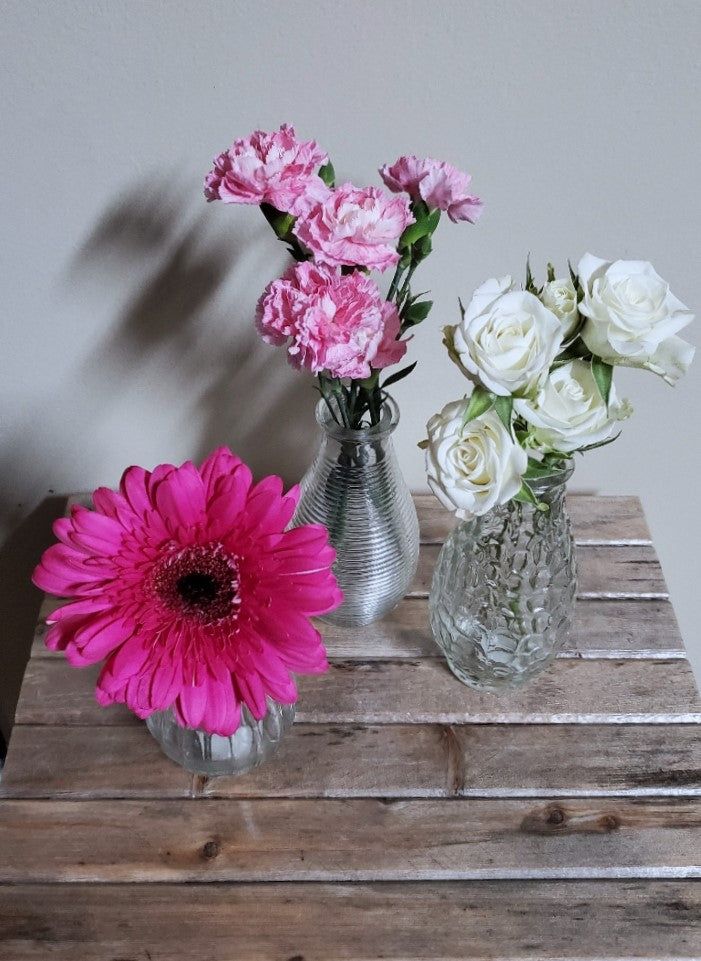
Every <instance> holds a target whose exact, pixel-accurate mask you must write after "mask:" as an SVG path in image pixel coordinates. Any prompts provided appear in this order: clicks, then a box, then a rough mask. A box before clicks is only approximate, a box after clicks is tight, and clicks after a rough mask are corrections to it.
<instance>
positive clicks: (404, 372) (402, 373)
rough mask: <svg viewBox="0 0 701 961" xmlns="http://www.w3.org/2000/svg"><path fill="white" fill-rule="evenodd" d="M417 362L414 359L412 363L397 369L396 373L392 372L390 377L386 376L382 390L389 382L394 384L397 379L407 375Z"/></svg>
mask: <svg viewBox="0 0 701 961" xmlns="http://www.w3.org/2000/svg"><path fill="white" fill-rule="evenodd" d="M417 364H418V361H417V360H415V361H414V363H413V364H409V366H408V367H403V368H402V370H398V371H397V373H396V374H392V375H391V377H388V378H387V380H386V381H385V382H384V384H383V385H382V390H387V388H388V387H389V386H390V385H391V384H396V383H397V382H398V381H400V380H403V379H404V378H405V377H408V376H409V374H410V373H411V372H412V370H413V369H414V367H416V365H417Z"/></svg>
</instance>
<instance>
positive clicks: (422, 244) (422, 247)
mask: <svg viewBox="0 0 701 961" xmlns="http://www.w3.org/2000/svg"><path fill="white" fill-rule="evenodd" d="M416 246H417V248H418V251H419V254H420V255H421V260H425V259H426V257H428V255H429V254H430V253H431V251H432V250H433V243H432V242H431V235H430V234H427V235H426V236H425V237H422V238H421V240H420V241H419V242H418V244H417V245H416Z"/></svg>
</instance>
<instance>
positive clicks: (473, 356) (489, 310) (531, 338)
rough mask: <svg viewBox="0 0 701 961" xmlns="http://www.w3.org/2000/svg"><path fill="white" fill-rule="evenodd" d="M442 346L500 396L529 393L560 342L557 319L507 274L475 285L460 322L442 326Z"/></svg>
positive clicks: (536, 384) (473, 377)
mask: <svg viewBox="0 0 701 961" xmlns="http://www.w3.org/2000/svg"><path fill="white" fill-rule="evenodd" d="M446 338H447V342H448V349H449V350H450V353H451V356H452V357H453V359H454V360H455V361H456V363H457V364H458V365H459V366H460V367H461V369H462V370H463V372H464V373H465V374H466V375H467V376H468V377H469V378H470V380H472V381H474V382H475V383H481V384H483V385H484V387H486V388H487V390H491V391H493V392H494V393H495V394H498V395H499V396H501V397H506V396H508V395H509V394H518V395H520V396H524V395H527V394H529V393H532V392H533V391H534V390H535V389H536V387H537V386H538V383H539V382H540V380H541V379H542V377H543V376H544V374H545V373H546V371H547V370H548V368H549V367H550V364H551V363H552V361H553V359H554V357H555V355H556V354H557V352H558V350H559V348H560V345H561V344H562V324H561V323H560V321H559V320H558V318H557V317H556V316H555V314H554V313H553V312H552V311H551V310H548V308H547V307H545V306H544V305H543V304H542V303H541V302H540V301H539V300H538V298H537V297H536V296H534V295H533V294H530V293H528V292H527V291H524V290H515V289H514V287H513V284H512V282H511V277H502V278H501V279H499V280H496V279H494V280H488V281H487V282H486V283H484V284H482V286H481V287H478V288H477V290H476V291H475V293H474V295H473V297H472V300H471V301H470V303H469V304H468V307H467V310H466V311H465V316H464V317H463V319H462V322H461V323H460V324H458V325H457V326H456V327H446Z"/></svg>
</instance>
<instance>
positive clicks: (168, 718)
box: [146, 698, 295, 776]
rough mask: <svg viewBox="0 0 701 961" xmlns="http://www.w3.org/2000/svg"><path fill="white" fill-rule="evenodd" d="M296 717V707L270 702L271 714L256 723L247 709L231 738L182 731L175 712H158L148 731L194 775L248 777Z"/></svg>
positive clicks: (268, 754)
mask: <svg viewBox="0 0 701 961" xmlns="http://www.w3.org/2000/svg"><path fill="white" fill-rule="evenodd" d="M294 717H295V706H294V704H278V703H277V701H273V700H272V699H271V698H268V713H267V714H266V715H265V717H264V718H262V719H261V720H260V721H257V720H256V719H255V718H254V717H253V715H252V714H251V712H250V711H249V710H248V708H247V707H246V706H245V705H242V707H241V724H240V725H239V727H238V729H237V730H236V731H235V732H234V733H233V734H232V735H230V736H229V737H225V736H224V735H222V734H208V733H207V732H206V731H200V730H195V729H193V728H188V727H181V726H180V725H179V724H178V722H177V721H176V720H175V715H174V714H173V711H172V710H168V711H156V713H155V714H151V715H150V716H149V717H147V718H146V727H147V728H148V729H149V731H150V732H151V734H152V735H153V736H154V737H155V739H156V740H157V741H158V743H159V744H160V745H161V749H162V750H163V752H164V754H167V755H168V757H169V758H170V759H171V761H175V762H176V764H179V765H180V766H181V767H184V768H185V770H186V771H190V772H191V773H193V774H208V775H210V776H216V775H220V774H245V773H246V772H247V771H251V770H252V769H253V768H254V767H258V765H259V764H262V763H263V761H267V760H268V758H270V757H272V755H273V754H274V753H275V752H276V751H277V749H278V748H279V747H280V741H281V740H282V738H283V735H284V734H285V732H286V731H287V730H288V729H289V728H290V727H291V726H292V722H293V721H294Z"/></svg>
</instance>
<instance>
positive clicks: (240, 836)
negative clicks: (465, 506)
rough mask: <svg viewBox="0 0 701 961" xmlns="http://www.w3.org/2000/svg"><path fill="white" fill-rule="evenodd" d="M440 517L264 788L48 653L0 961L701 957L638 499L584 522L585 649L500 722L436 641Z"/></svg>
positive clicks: (30, 708) (427, 503) (690, 755)
mask: <svg viewBox="0 0 701 961" xmlns="http://www.w3.org/2000/svg"><path fill="white" fill-rule="evenodd" d="M417 505H418V508H419V517H420V525H421V532H422V541H423V544H424V546H423V547H422V558H421V565H420V569H419V572H418V574H417V580H416V582H415V585H414V591H413V596H412V597H409V598H407V599H405V600H404V601H403V602H402V604H400V605H399V606H398V608H397V609H396V611H394V612H393V613H392V614H391V615H390V616H389V617H388V618H386V619H385V620H384V621H382V622H380V623H378V624H375V625H371V626H370V627H367V628H362V629H358V630H348V629H342V628H336V627H331V626H329V625H324V626H323V631H324V633H325V637H326V642H327V646H328V649H329V654H330V657H331V659H332V668H331V671H330V672H329V674H328V675H326V676H324V677H317V678H304V679H302V680H301V682H300V704H299V710H298V722H297V723H296V724H295V726H294V728H293V729H292V731H291V732H290V734H289V735H288V737H287V738H286V740H285V742H284V743H283V745H282V748H281V750H280V752H279V754H278V756H277V757H276V759H274V760H273V761H272V762H270V763H269V764H268V765H266V766H264V767H262V768H261V769H259V770H258V771H255V772H252V773H251V774H249V775H247V776H245V777H241V778H222V779H208V778H203V777H198V776H192V775H189V774H187V773H185V772H183V771H182V770H181V769H179V768H178V767H177V766H175V765H173V764H171V763H170V762H169V761H168V760H167V759H166V758H165V757H164V756H163V755H162V754H161V753H160V751H159V749H158V746H157V745H156V743H155V742H154V741H153V740H152V739H151V738H150V736H149V735H148V733H147V731H146V730H145V728H144V726H143V725H142V724H141V723H140V722H138V721H137V720H136V719H135V718H134V717H133V716H132V715H131V714H129V713H128V712H127V711H126V710H125V709H123V708H120V707H113V708H110V709H108V710H103V709H101V708H99V707H98V706H97V704H96V703H95V701H94V699H93V694H92V687H93V685H94V681H95V676H96V673H97V669H96V668H95V669H88V670H87V671H75V670H72V669H71V668H69V667H68V666H67V665H66V664H65V663H64V661H63V659H62V658H61V656H60V655H55V654H52V653H51V652H47V651H46V650H45V648H44V647H43V645H42V631H43V629H42V627H41V626H40V627H39V628H38V630H37V635H36V637H35V640H34V644H33V648H32V659H31V661H30V664H29V667H28V671H27V675H26V678H25V683H24V685H23V690H22V695H21V699H20V703H19V706H18V713H17V722H18V723H17V725H16V727H15V730H14V733H13V736H12V739H11V742H10V750H9V754H8V759H7V766H6V769H5V772H4V774H3V781H2V782H0V798H3V799H2V800H0V961H37V959H39V958H41V959H42V961H43V959H44V958H49V957H50V958H52V959H54V961H56V959H64V958H65V959H68V958H70V961H87V959H90V961H102V959H104V961H107V959H109V961H115V959H120V961H121V959H125V961H126V959H129V961H172V959H174V958H179V959H180V958H182V959H183V961H188V959H190V958H192V959H194V958H197V961H208V959H210V958H211V959H212V961H214V959H215V958H216V961H234V959H235V961H241V959H242V958H245V959H246V961H375V959H377V961H379V959H380V958H385V959H392V961H400V959H401V961H419V959H421V961H429V959H434V961H453V959H455V961H457V959H458V958H460V959H464V958H467V957H470V958H474V959H484V961H487V959H490V961H496V959H501V961H507V959H510V961H517V959H524V961H525V959H526V958H528V959H529V961H530V959H534V958H538V959H542V961H554V959H556V958H557V959H561V961H564V959H572V961H574V959H575V958H576V959H578V961H585V959H588V961H595V959H596V961H603V959H610V961H618V959H620V961H622V959H624V958H625V959H628V961H633V959H643V958H648V959H653V958H654V959H656V961H663V959H673V958H674V959H682V958H692V957H694V958H701V920H700V918H701V912H700V911H699V903H700V901H701V898H700V896H699V892H700V888H701V885H699V886H697V885H696V884H695V883H694V882H692V881H687V880H684V879H685V878H701V850H700V848H699V843H698V840H697V839H698V837H699V833H698V826H699V820H700V819H701V800H699V796H701V774H700V770H701V741H700V739H699V738H698V735H697V732H698V727H697V726H696V725H697V724H698V723H699V721H701V704H700V703H699V698H698V694H697V692H696V689H695V686H694V683H693V678H692V675H691V671H690V669H689V666H688V663H687V662H686V660H685V652H684V648H683V644H682V642H681V638H680V636H679V630H678V627H677V624H676V620H675V618H674V612H673V610H672V607H671V605H670V603H669V599H668V596H667V588H666V585H665V583H664V579H663V576H662V572H661V569H660V566H659V562H658V560H657V557H656V554H655V551H654V548H653V547H652V545H651V542H650V535H649V531H648V529H647V525H646V523H645V520H644V517H643V514H642V511H641V509H640V504H639V502H638V501H637V499H636V498H621V497H615V498H598V497H588V496H578V495H575V496H572V497H570V498H568V505H569V510H570V516H571V518H572V526H573V532H574V535H575V538H576V540H577V542H578V545H579V547H578V557H579V567H580V579H579V586H580V600H579V603H578V606H577V611H576V622H575V626H574V630H573V636H572V639H571V641H570V642H569V644H568V645H567V646H566V647H565V649H564V650H563V651H562V652H561V654H560V657H559V658H558V660H557V662H556V664H555V665H553V667H552V668H551V669H550V670H549V671H548V672H547V673H546V674H544V675H543V676H542V677H541V678H539V679H538V680H537V681H536V682H534V683H533V684H531V685H530V686H527V687H525V688H524V689H522V690H520V691H516V692H514V693H512V694H509V695H506V696H501V697H493V696H492V695H486V694H479V693H478V692H476V691H472V690H470V689H468V688H466V687H463V686H462V685H460V684H459V683H458V682H457V681H456V680H455V679H454V678H453V677H452V675H451V674H450V673H449V672H448V671H447V668H446V667H445V665H444V663H443V660H442V657H441V655H440V651H439V650H438V649H437V648H436V647H435V645H434V643H433V641H432V638H431V634H430V629H429V626H428V616H427V605H426V593H427V591H428V587H429V584H430V574H431V569H432V566H433V563H434V560H435V557H436V556H437V553H438V551H439V549H440V543H441V542H442V540H443V539H444V538H445V536H446V534H447V532H448V531H449V530H450V529H451V527H452V525H453V519H452V517H451V516H450V515H449V514H448V513H447V512H445V511H443V510H442V509H441V508H440V507H439V506H438V505H437V503H436V502H435V501H434V500H433V499H431V498H428V497H425V496H422V495H420V496H419V497H417ZM56 603H57V602H55V601H51V600H46V601H45V603H44V604H43V605H42V612H41V615H42V618H43V617H45V615H46V613H48V612H49V611H50V610H51V609H52V608H53V607H54V606H55V605H56ZM513 879H518V880H513ZM546 879H549V880H546ZM573 879H576V880H573ZM586 879H591V880H586ZM607 879H611V880H607ZM613 879H615V880H613ZM666 879H669V880H666ZM672 879H674V880H672ZM211 881H215V882H217V883H216V884H210V883H208V882H211ZM260 881H266V882H269V883H266V884H260V883H258V882H260ZM85 882H99V883H93V884H89V883H88V884H86V883H85ZM151 882H157V883H151ZM175 882H177V883H175ZM192 882H196V883H192ZM249 882H256V883H253V884H251V883H249ZM331 882H333V883H331ZM349 882H352V883H349ZM375 882H381V883H375ZM407 882H410V883H407ZM411 882H416V883H411Z"/></svg>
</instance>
